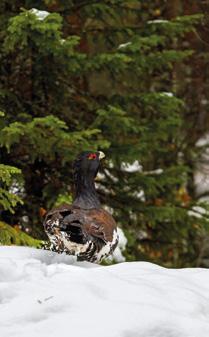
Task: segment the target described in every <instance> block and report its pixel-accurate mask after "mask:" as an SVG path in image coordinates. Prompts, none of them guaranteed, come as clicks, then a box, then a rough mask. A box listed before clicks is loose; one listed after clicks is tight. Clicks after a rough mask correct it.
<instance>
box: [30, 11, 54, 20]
mask: <svg viewBox="0 0 209 337" xmlns="http://www.w3.org/2000/svg"><path fill="white" fill-rule="evenodd" d="M30 12H31V13H32V14H35V15H36V17H37V19H38V20H40V21H42V20H44V19H45V18H46V17H47V16H48V15H49V14H50V13H49V12H47V11H40V10H39V9H37V8H32V9H31V10H30Z"/></svg>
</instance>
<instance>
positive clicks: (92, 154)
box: [88, 153, 97, 159]
mask: <svg viewBox="0 0 209 337" xmlns="http://www.w3.org/2000/svg"><path fill="white" fill-rule="evenodd" d="M96 157H97V155H96V153H90V154H89V155H88V158H89V159H96Z"/></svg>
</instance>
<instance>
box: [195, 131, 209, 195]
mask: <svg viewBox="0 0 209 337" xmlns="http://www.w3.org/2000/svg"><path fill="white" fill-rule="evenodd" d="M196 147H197V148H203V147H205V148H204V149H203V153H202V155H201V157H200V159H199V161H198V162H197V165H196V171H195V173H194V183H195V189H196V194H197V195H198V196H202V195H204V194H208V193H209V188H208V186H209V134H208V133H206V134H205V135H203V136H202V137H201V138H199V139H198V141H197V142H196Z"/></svg>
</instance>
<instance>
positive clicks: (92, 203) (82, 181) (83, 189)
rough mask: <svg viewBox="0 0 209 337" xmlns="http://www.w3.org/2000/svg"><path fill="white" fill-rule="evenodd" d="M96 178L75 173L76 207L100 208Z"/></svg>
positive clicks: (74, 203)
mask: <svg viewBox="0 0 209 337" xmlns="http://www.w3.org/2000/svg"><path fill="white" fill-rule="evenodd" d="M94 178H95V175H90V174H88V175H81V174H80V172H76V171H75V172H74V183H75V200H74V202H73V205H74V206H77V207H80V208H84V209H91V208H100V202H99V199H98V196H97V192H96V189H95V184H94Z"/></svg>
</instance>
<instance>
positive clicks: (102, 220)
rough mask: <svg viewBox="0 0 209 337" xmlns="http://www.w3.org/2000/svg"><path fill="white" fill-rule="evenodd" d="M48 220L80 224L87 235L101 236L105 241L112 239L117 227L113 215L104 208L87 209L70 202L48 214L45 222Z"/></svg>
mask: <svg viewBox="0 0 209 337" xmlns="http://www.w3.org/2000/svg"><path fill="white" fill-rule="evenodd" d="M48 220H51V221H56V220H58V221H59V223H60V227H61V226H67V225H68V224H69V225H72V226H78V225H80V226H81V228H82V229H83V230H84V232H86V234H87V235H90V236H92V237H94V238H99V239H101V240H103V241H105V242H107V241H110V242H111V241H112V239H113V233H114V230H115V229H116V223H115V221H114V219H113V217H112V216H111V215H110V214H109V213H108V212H106V211H105V210H103V209H102V208H100V209H89V210H86V209H81V208H76V207H74V206H72V205H69V204H63V205H61V206H60V207H57V208H54V209H52V210H50V211H49V212H48V213H47V214H46V217H45V221H44V224H46V223H47V222H48ZM45 227H46V226H45Z"/></svg>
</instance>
